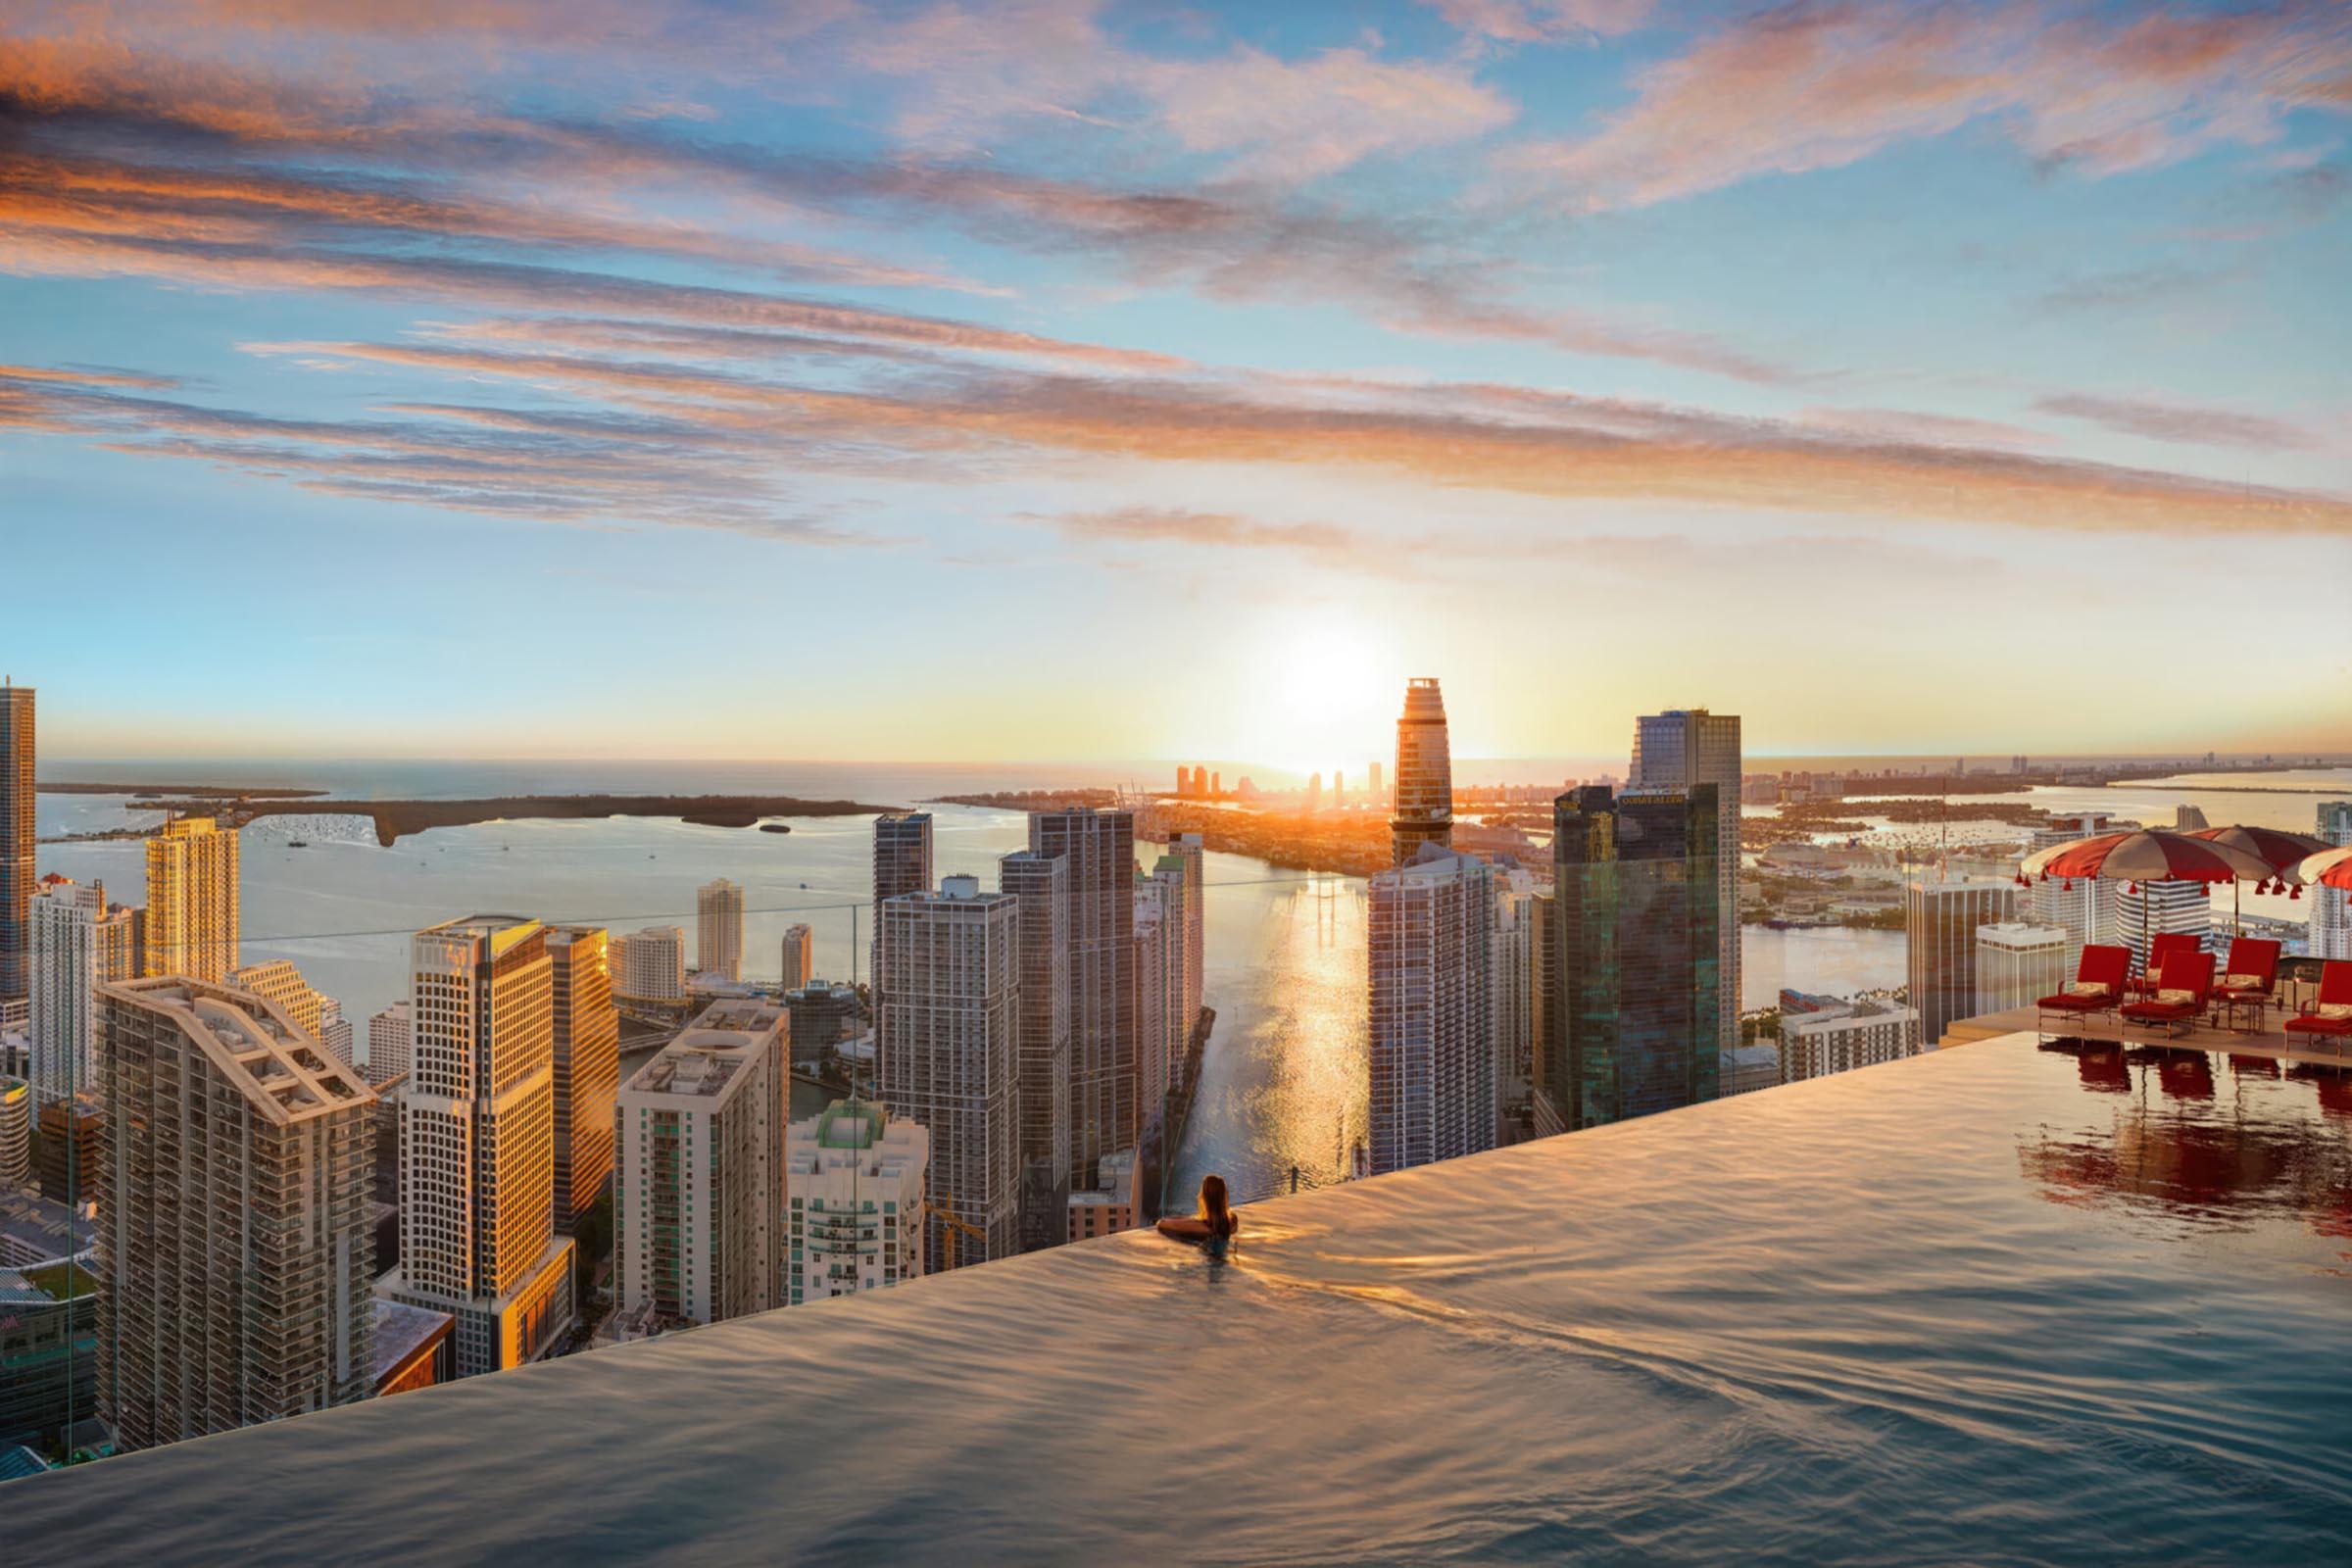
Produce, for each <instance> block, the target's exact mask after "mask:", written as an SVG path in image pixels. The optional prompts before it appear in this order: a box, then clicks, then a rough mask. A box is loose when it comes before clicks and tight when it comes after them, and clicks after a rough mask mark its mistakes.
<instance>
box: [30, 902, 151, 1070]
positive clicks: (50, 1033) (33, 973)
mask: <svg viewBox="0 0 2352 1568" xmlns="http://www.w3.org/2000/svg"><path fill="white" fill-rule="evenodd" d="M27 925H28V927H29V929H30V931H31V936H32V955H31V959H32V961H31V967H30V969H29V971H28V977H29V979H30V980H31V984H32V996H31V1005H32V1018H31V1023H32V1029H31V1035H32V1042H31V1044H32V1059H31V1063H30V1068H29V1072H28V1074H27V1076H28V1077H29V1078H30V1080H31V1082H32V1093H33V1099H34V1102H35V1103H36V1104H47V1103H49V1102H50V1101H53V1100H64V1099H68V1098H70V1097H72V1096H74V1095H78V1094H81V1093H83V1092H84V1091H87V1090H92V1089H95V1088H96V1087H97V1085H98V999H97V988H98V987H99V986H101V985H103V984H105V983H107V982H109V981H114V980H128V979H130V978H132V976H133V975H134V974H135V973H136V961H135V959H134V957H133V953H134V950H135V947H136V941H135V938H134V936H133V930H134V927H135V925H136V920H135V917H134V915H133V911H131V910H129V909H126V908H124V907H123V906H122V905H120V904H116V905H109V904H108V903H107V902H106V884H104V883H102V882H101V883H93V884H92V885H90V886H88V887H81V886H77V885H76V884H74V883H73V882H70V881H67V880H65V879H63V878H55V879H53V880H51V881H50V882H49V883H47V884H46V885H44V886H43V887H42V889H41V892H40V893H39V895H38V896H36V897H35V898H34V899H33V901H32V907H31V911H30V918H29V920H28V921H27Z"/></svg>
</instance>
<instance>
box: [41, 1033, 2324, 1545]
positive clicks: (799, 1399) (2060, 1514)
mask: <svg viewBox="0 0 2352 1568" xmlns="http://www.w3.org/2000/svg"><path fill="white" fill-rule="evenodd" d="M2348 1329H2352V1081H2347V1079H2346V1078H2345V1077H2344V1076H2343V1075H2342V1074H2341V1073H2340V1072H2339V1071H2338V1070H2336V1069H2300V1070H2293V1071H2287V1072H2277V1071H2273V1070H2272V1069H2270V1068H2269V1067H2268V1066H2267V1065H2265V1064H2259V1063H2253V1062H2238V1061H2233V1060H2231V1059H2230V1058H2228V1057H2224V1056H2205V1055H2199V1054H2180V1055H2173V1056H2157V1055H2149V1056H2141V1055H2138V1054H2122V1053H2117V1052H2113V1051H2108V1052H2095V1053H2092V1054H2074V1053H2071V1052H2068V1051H2063V1050H2057V1049H2036V1047H2035V1045H2034V1042H2033V1041H2032V1040H2031V1039H2027V1038H2013V1039H2010V1040H2005V1041H1996V1042H1990V1043H1987V1044H1985V1045H1978V1046H1969V1047H1963V1048H1959V1049H1957V1050H1953V1051H1948V1052H1943V1053H1940V1054H1935V1055H1931V1056H1926V1057H1921V1058H1916V1059H1914V1060H1910V1061H1905V1062H1897V1063H1893V1064H1890V1065H1887V1066H1884V1067H1874V1068H1867V1069H1864V1070H1862V1071H1859V1072H1852V1073H1846V1074H1842V1075H1840V1076H1838V1077H1833V1078H1828V1079H1822V1080H1817V1081H1815V1082H1811V1083H1805V1084H1798V1085H1793V1086H1790V1087H1788V1088H1784V1089H1775V1090H1768V1091H1765V1092H1763V1093H1761V1094H1755V1095H1748V1096H1743V1097H1740V1098H1739V1099H1737V1100H1733V1101H1728V1102H1724V1103H1717V1104H1711V1105H1703V1106H1699V1107H1696V1108H1694V1109H1691V1110H1686V1111H1678V1112H1674V1113H1672V1114H1670V1115H1666V1116H1661V1117H1656V1118H1652V1119H1650V1120H1647V1121H1643V1122H1636V1123H1630V1124H1625V1125H1622V1126H1618V1127H1613V1128H1605V1129H1601V1130H1598V1131H1594V1132H1588V1133H1579V1134H1574V1135H1571V1136H1569V1137H1566V1138H1557V1139H1551V1140H1547V1141H1544V1142H1541V1143H1536V1144H1531V1145H1524V1146H1521V1147H1519V1148H1516V1149H1512V1150H1505V1151H1501V1152H1495V1153H1493V1154H1489V1155H1483V1156H1480V1157H1477V1158H1474V1159H1468V1160H1460V1161H1454V1162H1451V1163H1449V1164H1445V1165H1438V1166H1431V1167H1427V1168H1424V1169H1421V1170H1417V1171H1410V1172H1405V1173H1403V1174H1401V1175H1397V1176H1393V1177H1384V1178H1381V1179H1378V1180H1374V1181H1368V1182H1360V1183H1354V1184H1350V1185H1348V1186H1346V1187H1342V1188H1337V1189H1333V1190H1328V1191H1322V1192H1315V1193H1310V1194H1308V1195H1306V1196H1304V1197H1301V1198H1298V1199H1293V1200H1287V1201H1278V1202H1274V1203H1269V1204H1264V1205H1260V1206H1258V1207H1256V1208H1254V1209H1253V1210H1251V1211H1250V1214H1249V1215H1248V1217H1247V1225H1246V1229H1245V1231H1244V1235H1243V1239H1242V1244H1241V1246H1240V1247H1239V1249H1238V1250H1237V1253H1236V1256H1235V1258H1234V1260H1233V1261H1232V1262H1230V1263H1227V1264H1221V1265H1220V1264H1211V1263H1208V1262H1206V1261H1204V1260H1202V1259H1201V1257H1199V1256H1198V1255H1197V1254H1195V1253H1193V1252H1191V1251H1189V1250H1184V1249H1181V1248H1178V1247H1175V1246H1172V1245H1169V1244H1164V1243H1161V1242H1159V1241H1158V1240H1157V1239H1155V1238H1153V1237H1151V1236H1149V1235H1131V1236H1122V1237H1114V1238H1110V1239H1108V1240H1106V1241H1104V1242H1101V1243H1094V1244H1088V1245H1084V1246H1080V1247H1073V1248H1065V1249H1061V1250H1056V1251H1053V1252H1048V1253H1043V1254H1038V1255H1034V1256H1031V1257H1026V1258H1019V1259H1014V1260H1011V1261H1008V1262H1004V1263H996V1264H990V1265H987V1266H985V1267H982V1268H977V1269H971V1270H967V1271H965V1272H963V1273H961V1274H958V1275H954V1276H950V1277H948V1278H944V1279H935V1280H928V1281H924V1282H921V1283H919V1284H916V1285H912V1286H909V1287H906V1288H903V1289H900V1290H896V1291H891V1292H886V1293H882V1294H880V1295H878V1296H873V1297H866V1298H861V1299H853V1300H848V1301H840V1302H832V1303H826V1304H823V1305H817V1306H809V1307H801V1308H794V1309H791V1310H788V1311H784V1312H778V1313H772V1314H769V1315H767V1316H764V1317H760V1318H757V1319H752V1320H749V1321H745V1322H740V1323H734V1324H726V1325H721V1326H719V1327H716V1328H711V1329H706V1330H701V1331H697V1332H695V1333H692V1334H688V1335H684V1336H679V1337H677V1338H674V1339H671V1340H668V1341H665V1342H660V1343H656V1344H653V1345H648V1346H639V1347H632V1348H623V1349H618V1350H612V1351H606V1352H602V1353H600V1354H596V1355H591V1356H585V1357H578V1358H574V1359H572V1360H569V1361H565V1362H560V1363H557V1364H555V1365H552V1366H547V1367H542V1368H535V1369H530V1370H526V1371H522V1372H517V1373H510V1374H506V1375H503V1376H500V1377H496V1378H485V1379H477V1380H475V1381H473V1382H471V1383H467V1384H462V1385H458V1386H455V1387H452V1388H446V1389H440V1390H432V1391H427V1392H425V1393H422V1394H417V1395H411V1396H405V1397H400V1398H397V1399H391V1400H386V1401H381V1402H379V1403H376V1404H373V1405H369V1406H364V1407H361V1408H358V1409H352V1410H341V1411H334V1412H330V1413H328V1414H325V1415H321V1416H315V1417H309V1418H305V1419H303V1420H301V1421H298V1422H292V1423H286V1424H283V1425H280V1426H277V1427H273V1428H263V1429H257V1430H255V1431H251V1432H247V1433H243V1434H239V1435H235V1436H232V1437H228V1438H222V1439H217V1440H210V1441H207V1442H203V1443H198V1444H190V1445H183V1446H180V1447H178V1448H175V1449H167V1450H163V1451H161V1452H158V1453H155V1454H149V1455H133V1456H130V1457H128V1458H124V1459H119V1460H114V1461H110V1462H108V1463H105V1464H101V1465H97V1466H93V1467H90V1468H88V1469H85V1470H82V1471H79V1472H69V1473H64V1474H59V1475H53V1476H49V1477H43V1478H36V1479H35V1480H33V1481H30V1482H25V1483H17V1484H13V1485H12V1486H11V1487H10V1488H9V1489H8V1491H7V1492H6V1494H5V1500H4V1501H0V1507H6V1508H7V1509H8V1510H9V1511H10V1513H11V1515H12V1523H13V1524H14V1525H15V1526H16V1528H17V1529H18V1530H20V1531H24V1532H31V1533H35V1534H27V1535H21V1536H20V1537H19V1539H37V1533H38V1532H45V1531H61V1532H62V1531H71V1532H72V1537H73V1542H74V1547H75V1555H76V1557H77V1558H78V1559H80V1560H90V1561H113V1560H130V1559H133V1558H136V1559H139V1560H147V1561H158V1560H165V1561H169V1560H187V1559H191V1558H201V1557H206V1556H211V1555H217V1556H222V1557H225V1556H230V1555H234V1556H236V1557H237V1558H238V1559H239V1560H243V1561H253V1562H296V1561H301V1562H314V1561H324V1560H337V1559H340V1558H342V1557H344V1556H346V1555H347V1554H349V1553H350V1552H351V1551H352V1550H353V1549H354V1548H355V1546H358V1547H359V1549H362V1550H364V1551H365V1552H366V1553H367V1554H368V1555H369V1556H373V1557H378V1558H381V1559H384V1560H401V1561H411V1562H450V1561H456V1562H498V1563H514V1562H523V1561H552V1562H564V1563H589V1562H605V1561H620V1560H625V1559H632V1558H635V1557H637V1556H639V1555H646V1554H651V1555H657V1556H661V1557H663V1558H666V1559H668V1560H675V1561H695V1562H747V1561H781V1560H819V1561H822V1560H839V1561H853V1560H917V1561H928V1562H971V1561H1041V1560H1052V1561H1130V1562H1134V1561H1160V1560H1170V1559H1175V1560H1199V1561H1208V1562H1237V1563H1239V1562H1268V1561H1278V1562H1324V1561H1348V1560H1359V1559H1370V1560H1380V1561H1394V1562H1457V1561H1529V1562H1545V1561H1555V1560H1560V1559H1562V1558H1579V1557H1582V1558H1587V1559H1592V1560H1603V1559H1605V1560H1611V1561H1616V1560H1626V1559H1642V1560H1667V1561H1707V1562H1719V1561H1726V1560H1747V1561H1758V1560H1767V1561H1785V1562H1814V1561H1855V1560H1873V1561H1887V1560H1898V1561H1916V1560H1936V1561H1954V1560H1968V1561H2002V1562H2023V1561H2035V1562H2108V1561H2115V1560H2119V1559H2124V1560H2163V1561H2182V1560H2194V1561H2223V1560H2227V1561H2236V1562H2244V1561H2277V1562H2322V1561H2334V1562H2340V1561H2344V1560H2347V1559H2348V1558H2352V1511H2348V1510H2347V1508H2346V1498H2347V1497H2348V1496H2352V1355H2347V1353H2346V1345H2347V1339H2348V1338H2352V1336H2348V1333H2347V1330H2348Z"/></svg>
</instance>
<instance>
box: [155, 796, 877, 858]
mask: <svg viewBox="0 0 2352 1568" xmlns="http://www.w3.org/2000/svg"><path fill="white" fill-rule="evenodd" d="M115 793H118V794H131V793H136V792H134V791H126V790H118V791H116V792H115ZM262 796H263V792H260V791H254V792H251V793H250V794H243V795H232V796H230V797H228V798H229V799H232V800H234V801H235V802H236V806H235V809H234V810H233V811H228V812H221V815H223V816H226V817H228V818H230V825H234V826H243V825H244V824H245V823H247V822H251V821H253V820H255V819H256V818H259V817H264V816H365V817H368V818H370V819H372V820H373V821H374V823H375V838H376V842H377V843H378V844H382V845H385V846H387V847H388V846H390V845H391V844H392V843H394V842H395V841H396V840H398V839H400V838H401V837H403V836H404V835H407V834H411V833H422V832H425V831H427V830H428V829H431V828H436V827H470V826H472V825H474V824H476V823H481V822H497V821H513V820H518V819H522V818H526V817H535V818H554V819H558V820H579V819H584V818H596V817H608V816H674V817H678V818H680V819H681V820H683V821H687V822H691V823H693V824H695V825H696V826H697V827H733V828H745V827H751V826H753V825H755V824H756V823H758V822H759V821H760V819H761V818H762V817H770V816H872V815H875V814H877V813H879V812H882V811H886V810H889V809H891V808H889V807H884V806H867V805H864V804H862V803H860V802H858V801H806V800H802V799H800V798H799V797H798V796H792V795H501V796H494V797H489V798H485V799H480V800H469V801H338V800H329V799H324V798H320V797H319V795H318V793H317V792H315V791H292V790H288V791H279V792H276V793H275V794H274V795H272V796H270V798H267V799H265V798H262ZM221 799H222V797H221V796H220V795H214V796H210V797H194V796H190V797H188V798H186V799H181V800H155V801H142V802H141V803H140V805H141V807H142V808H143V809H151V810H159V811H176V812H181V813H184V814H188V815H195V816H202V815H206V814H208V813H212V812H216V811H219V803H220V802H221Z"/></svg>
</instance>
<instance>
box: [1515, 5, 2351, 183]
mask: <svg viewBox="0 0 2352 1568" xmlns="http://www.w3.org/2000/svg"><path fill="white" fill-rule="evenodd" d="M2348 81H2352V16H2348V14H2347V12H2346V11H2345V9H2344V8H2343V7H2342V6H2341V5H2340V4H2336V3H2333V0H2290V3H2286V4H2280V5H2273V6H2262V7H2254V8H2248V9H2245V10H2233V11H2195V12H2192V11H2187V10H2183V9H2173V8H2169V7H2168V8H2165V9H2152V8H2150V9H2142V8H2136V7H2120V8H2115V7H2109V8H2092V7H2087V6H2060V5H2051V4H2038V3H2014V0H2013V3H2006V4H1998V5H1990V6H1984V7H1978V6H1966V5H1920V6H1894V5H1864V4H1855V3H1834V0H1795V3H1791V4H1784V5H1780V6H1775V7H1773V8H1771V9H1769V10H1765V11H1761V12H1758V13H1756V14H1754V15H1752V16H1749V17H1745V18H1742V19H1740V20H1739V21H1736V22H1733V23H1731V24H1730V25H1726V26H1724V27H1722V28H1721V29H1719V30H1715V31H1711V32H1708V33H1706V34H1705V35H1703V36H1702V37H1700V38H1699V40H1698V41H1697V42H1696V43H1694V44H1693V45H1692V46H1691V48H1690V49H1689V50H1688V51H1686V52H1685V53H1683V54H1681V55H1679V56H1677V57H1675V58H1673V59H1671V60H1668V61H1666V62H1665V63H1663V64H1661V65H1658V66H1655V67H1652V68H1651V69H1649V70H1648V71H1646V72H1644V73H1642V75H1641V76H1640V78H1639V80H1638V93H1637V96H1636V98H1635V100H1634V102H1633V104H1632V105H1631V106H1629V107H1628V108H1626V109H1625V110H1623V111H1621V112H1619V113H1617V114H1615V115H1613V116H1610V117H1608V118H1607V119H1606V120H1605V121H1604V122H1603V123H1602V124H1601V126H1600V128H1599V129H1598V130H1597V131H1595V132H1594V133H1593V135H1591V136H1588V137H1584V138H1582V139H1574V140H1567V139H1554V140H1550V141H1547V142H1544V143H1539V144H1534V145H1529V146H1524V147H1519V148H1516V149H1513V150H1512V151H1511V152H1510V153H1509V154H1508V156H1507V159H1506V163H1507V165H1508V166H1509V167H1511V168H1512V169H1514V170H1516V171H1518V172H1520V173H1522V174H1524V175H1527V176H1529V177H1531V178H1535V179H1539V180H1541V181H1543V182H1544V184H1546V185H1547V186H1549V187H1550V189H1551V190H1552V192H1553V194H1554V195H1555V197H1556V198H1557V199H1558V200H1560V201H1561V202H1563V203H1565V204H1566V205H1568V206H1571V207H1574V208H1582V209H1588V210H1597V209H1602V208H1611V207H1641V206H1647V205H1649V204H1652V203H1656V202H1663V201H1671V200H1674V199H1676V198H1678V197H1687V196H1691V195H1695V194H1697V193H1699V192H1702V191H1707V190H1713V189H1716V188H1718V187H1720V186H1724V185H1729V184H1733V183H1735V182H1737V181H1740V180H1743V179H1749V178H1753V177H1755V176H1757V175H1762V174H1791V173H1802V172H1806V171H1810V170H1821V169H1837V168H1840V167H1843V166H1845V165H1848V164H1852V163H1856V162H1858V161H1860V160H1862V159H1864V158H1867V157H1869V156H1871V155H1872V154H1873V153H1876V152H1878V151H1880V150H1881V149H1882V148H1886V147H1888V146H1892V145H1895V144H1898V143H1901V142H1905V141H1913V140H1919V139H1922V138H1926V137H1933V136H1940V135H1944V134H1947V133H1949V132H1951V131H1954V130H1957V129H1958V128H1960V127H1961V126H1962V125H1965V124H1968V123H1971V122H1972V121H1979V120H1984V121H1986V122H1988V123H1992V124H1993V125H1995V126H1996V127H1997V128H1998V129H1999V130H2000V131H2001V133H2003V134H2005V135H2007V136H2008V137H2009V138H2010V139H2011V140H2013V141H2014V142H2015V143H2016V144H2017V145H2018V147H2019V148H2020V149H2021V150H2022V151H2023V152H2025V153H2026V155H2027V156H2028V157H2030V158H2032V159H2033V160H2034V162H2035V163H2036V164H2038V165H2041V166H2043V167H2047V168H2053V169H2056V168H2063V169H2069V170H2072V171H2075V172H2081V173H2084V174H2089V175H2094V176H2095V175H2103V174H2114V173H2119V172H2125V171H2128V170H2138V169H2148V168H2154V167H2158V166H2161V165H2165V164H2171V163H2177V162H2179V161H2180V160H2181V159H2184V158H2188V157H2190V156H2192V155H2194V154H2196V153H2198V152H2201V151H2204V150H2205V149H2207V148H2210V147H2215V146H2225V145H2235V146H2260V145H2263V144H2265V143H2268V142H2270V141H2273V140H2274V139H2276V138H2277V137H2278V135H2279V134H2280V125H2281V122H2282V120H2283V119H2284V117H2285V116H2286V115H2287V114H2289V113H2290V112H2292V111H2294V110H2297V109H2315V110H2326V111H2329V112H2333V113H2344V112H2347V111H2352V89H2348V88H2347V85H2346V83H2347V82H2348Z"/></svg>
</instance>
